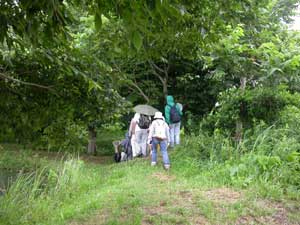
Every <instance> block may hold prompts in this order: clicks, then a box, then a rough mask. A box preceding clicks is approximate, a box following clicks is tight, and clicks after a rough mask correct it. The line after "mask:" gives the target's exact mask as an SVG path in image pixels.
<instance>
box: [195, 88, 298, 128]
mask: <svg viewBox="0 0 300 225" xmlns="http://www.w3.org/2000/svg"><path fill="white" fill-rule="evenodd" d="M299 99H300V95H299V94H298V93H294V94H292V93H290V92H289V91H288V90H286V88H285V87H278V88H266V87H263V88H262V87H261V88H254V89H247V90H245V92H244V93H242V92H241V90H239V89H236V88H232V89H229V90H227V91H226V92H224V93H221V94H220V96H219V99H218V105H219V106H217V107H215V109H214V110H213V111H212V112H211V113H210V114H209V115H207V116H206V117H205V119H204V121H203V122H202V125H201V126H202V128H204V129H205V130H208V131H210V132H211V133H212V132H213V130H214V129H215V128H217V129H221V130H224V131H226V132H230V133H231V134H233V133H234V132H235V129H236V121H237V120H238V119H240V120H241V121H242V122H243V126H244V128H248V129H249V128H254V127H255V125H256V123H257V121H264V122H265V123H266V124H269V125H272V124H273V123H276V122H277V121H278V120H279V118H280V117H281V116H282V115H281V111H282V110H283V109H285V107H287V106H290V107H291V106H294V110H295V108H298V109H299V108H300V103H299Z"/></svg>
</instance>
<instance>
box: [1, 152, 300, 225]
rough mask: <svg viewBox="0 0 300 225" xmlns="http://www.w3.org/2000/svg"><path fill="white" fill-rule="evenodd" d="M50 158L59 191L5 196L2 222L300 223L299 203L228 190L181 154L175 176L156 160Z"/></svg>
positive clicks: (256, 189) (253, 188)
mask: <svg viewBox="0 0 300 225" xmlns="http://www.w3.org/2000/svg"><path fill="white" fill-rule="evenodd" d="M31 154H32V153H31ZM35 155H36V153H35ZM6 157H8V156H7V154H6ZM23 157H26V156H23ZM28 157H29V158H30V154H29V155H28ZM39 157H42V155H38V156H37V155H36V158H39ZM45 157H46V155H44V156H43V158H44V160H45ZM49 158H50V159H48V164H49V166H48V167H50V168H52V169H51V171H52V172H51V173H54V172H53V171H55V167H57V168H60V169H58V170H57V171H61V170H64V171H66V172H65V173H64V174H63V175H61V174H60V173H59V172H57V173H55V176H58V178H56V179H57V183H55V185H54V186H53V188H54V189H53V188H52V187H49V190H48V191H47V192H46V191H45V192H37V193H39V194H38V195H32V196H31V197H30V198H27V197H26V196H25V194H24V196H23V198H22V193H21V194H20V196H19V197H18V198H14V196H13V195H14V194H16V193H19V191H18V189H16V190H15V192H12V193H10V195H11V198H8V197H4V198H3V202H5V203H6V205H9V206H10V208H9V207H8V206H7V207H5V206H3V205H2V206H1V205H0V223H1V224H20V222H21V224H55V225H56V224H69V225H92V224H103V225H112V224H128V225H132V224H143V225H151V224H172V225H173V224H182V225H185V224H300V216H299V215H300V204H299V201H297V199H296V200H291V198H289V197H287V196H285V195H284V194H280V193H277V192H275V191H273V192H275V194H274V193H273V192H272V187H271V186H269V187H268V188H269V190H268V191H269V192H270V193H271V192H272V193H273V194H270V195H266V194H263V193H262V191H261V190H262V189H263V186H255V185H254V186H251V187H247V189H241V188H236V187H235V188H234V187H226V186H224V184H222V181H221V180H217V179H215V176H212V175H213V174H212V173H213V171H203V170H200V169H199V168H196V167H195V166H193V165H192V163H191V162H189V161H185V160H182V161H181V160H179V159H178V158H177V159H176V161H175V158H176V152H172V153H171V160H173V165H172V168H171V170H170V171H165V170H163V168H162V165H161V164H159V165H158V166H156V167H151V166H150V161H149V159H135V160H133V161H130V162H126V163H119V164H115V163H112V160H111V158H109V157H104V158H102V157H101V158H97V157H83V158H81V159H83V160H84V161H81V160H79V161H78V159H77V160H76V159H75V160H74V159H71V161H70V160H68V159H66V161H57V157H53V155H51V156H50V157H49ZM14 159H15V158H14ZM49 160H50V161H49ZM0 161H1V158H0ZM160 162H161V160H160ZM43 163H44V164H45V162H43ZM50 165H51V166H50ZM68 168H69V170H68ZM70 168H71V170H70ZM74 169H75V170H76V173H74V171H73V170H74ZM68 171H69V172H68ZM47 176H49V174H48V175H47ZM60 176H62V177H60ZM64 176H66V177H67V178H68V179H67V180H66V179H65V177H64ZM62 181H64V182H66V183H63V184H62V185H58V184H59V182H62ZM50 184H51V183H50ZM50 184H49V185H50ZM47 188H48V187H47ZM55 188H56V189H55ZM56 190H57V191H56ZM8 196H9V195H8ZM0 201H1V200H0ZM13 201H15V202H13Z"/></svg>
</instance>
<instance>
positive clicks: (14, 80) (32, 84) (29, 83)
mask: <svg viewBox="0 0 300 225" xmlns="http://www.w3.org/2000/svg"><path fill="white" fill-rule="evenodd" d="M0 79H2V80H10V81H13V82H17V83H20V84H24V85H28V86H33V87H38V88H42V89H47V90H50V91H54V89H53V88H52V86H44V85H40V84H36V83H31V82H26V81H21V80H19V79H16V78H13V77H10V76H7V75H6V74H4V73H0Z"/></svg>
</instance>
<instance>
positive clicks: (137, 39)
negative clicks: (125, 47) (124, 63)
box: [132, 31, 143, 51]
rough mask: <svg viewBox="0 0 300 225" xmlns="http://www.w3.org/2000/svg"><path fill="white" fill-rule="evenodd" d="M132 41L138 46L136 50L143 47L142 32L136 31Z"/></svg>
mask: <svg viewBox="0 0 300 225" xmlns="http://www.w3.org/2000/svg"><path fill="white" fill-rule="evenodd" d="M132 41H133V45H134V47H135V48H136V50H138V51H139V50H140V49H141V47H142V44H143V37H142V35H141V34H140V32H138V31H135V32H134V33H133V39H132Z"/></svg>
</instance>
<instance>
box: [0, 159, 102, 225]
mask: <svg viewBox="0 0 300 225" xmlns="http://www.w3.org/2000/svg"><path fill="white" fill-rule="evenodd" d="M86 171H87V170H86V169H84V164H83V162H82V161H80V160H78V159H70V160H67V161H64V162H61V165H60V166H59V167H58V168H56V169H53V168H50V167H43V168H41V169H39V170H37V171H35V172H33V173H31V174H26V175H20V176H19V177H18V178H17V180H16V181H15V182H14V183H13V184H12V186H11V187H10V188H9V189H8V192H7V193H6V194H5V195H4V196H3V197H2V198H1V199H0V201H1V204H0V221H1V222H0V223H1V224H40V222H41V221H44V222H43V223H45V222H46V223H51V222H52V223H53V221H57V223H59V222H60V221H63V219H64V218H63V214H64V212H62V211H60V210H61V208H62V207H63V205H65V204H68V202H70V201H75V199H76V197H78V196H79V195H82V194H84V193H86V192H88V190H89V188H91V187H94V186H95V185H96V184H97V182H99V178H98V179H94V178H95V177H93V173H90V174H86Z"/></svg>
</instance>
